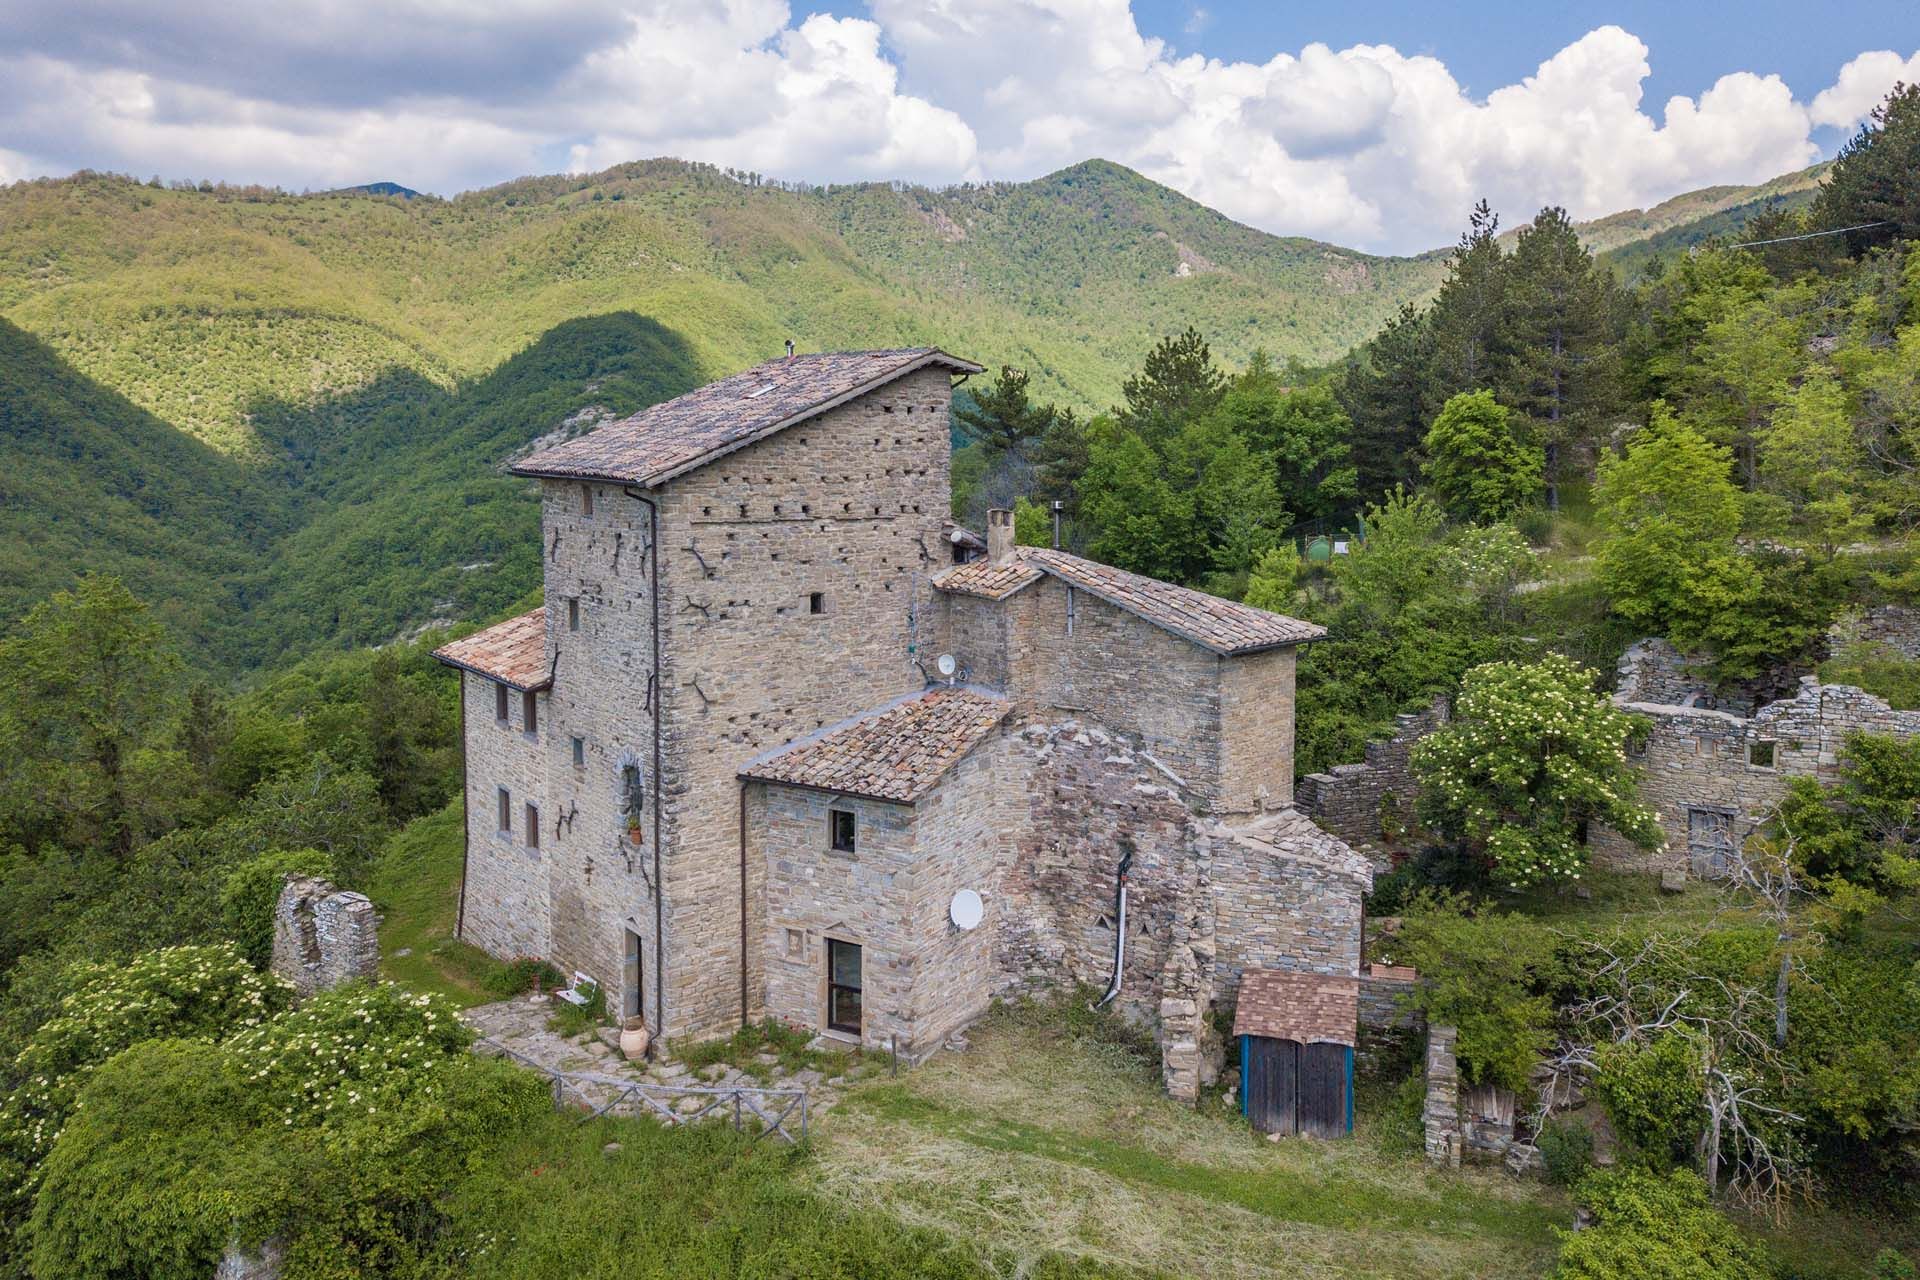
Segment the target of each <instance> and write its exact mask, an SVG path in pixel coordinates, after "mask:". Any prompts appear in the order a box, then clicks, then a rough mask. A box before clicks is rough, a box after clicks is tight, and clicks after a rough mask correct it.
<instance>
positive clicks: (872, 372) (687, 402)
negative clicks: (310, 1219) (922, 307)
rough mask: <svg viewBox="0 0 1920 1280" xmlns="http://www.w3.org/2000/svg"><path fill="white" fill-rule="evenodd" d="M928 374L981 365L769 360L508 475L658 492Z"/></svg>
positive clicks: (939, 360) (840, 355)
mask: <svg viewBox="0 0 1920 1280" xmlns="http://www.w3.org/2000/svg"><path fill="white" fill-rule="evenodd" d="M928 365H938V366H944V367H946V368H948V369H951V370H953V371H954V372H956V373H979V372H980V366H979V365H977V364H974V363H972V362H971V361H968V360H961V359H958V358H956V357H954V356H950V355H948V354H947V353H946V352H944V351H941V350H940V349H938V348H937V347H910V348H906V349H903V350H898V351H828V352H820V353H818V354H814V355H798V356H793V357H791V358H789V359H782V360H769V361H767V362H766V363H765V364H760V365H755V366H754V367H753V368H751V369H748V370H746V371H745V372H744V373H736V374H734V375H733V376H732V377H730V378H722V379H720V381H718V382H710V383H708V384H707V385H706V386H704V387H701V388H699V389H698V390H696V391H689V392H688V393H687V394H686V395H683V396H680V397H678V398H676V399H673V400H668V401H666V402H665V403H663V404H656V405H654V406H653V407H651V408H648V409H642V410H641V411H640V412H639V413H636V414H634V415H633V416H632V417H630V418H622V419H620V420H619V421H617V422H609V423H607V424H606V425H605V426H602V427H600V428H598V429H596V430H594V431H592V432H590V433H588V434H587V435H584V436H581V437H580V438H579V439H577V440H569V441H567V442H566V443H565V444H558V445H555V446H553V447H552V448H550V449H542V450H540V451H539V452H538V453H534V454H531V455H529V456H527V457H525V458H522V459H521V460H520V461H519V462H517V463H515V464H514V465H513V467H512V470H513V472H514V474H515V475H523V476H557V477H563V478H564V477H574V478H578V479H591V480H613V481H617V482H619V483H622V484H639V485H655V484H659V483H660V482H662V481H664V480H669V479H672V478H673V477H674V476H676V475H679V474H680V473H681V472H683V471H688V470H691V469H692V468H694V467H697V466H699V465H700V464H701V463H703V462H707V461H709V460H711V459H713V458H716V457H718V456H720V455H721V454H723V453H729V452H731V451H733V450H734V449H738V448H740V447H741V446H742V445H746V444H751V443H752V442H753V441H755V440H758V439H760V438H762V437H763V436H768V435H772V434H773V433H774V432H776V431H779V430H781V429H783V428H785V427H790V426H792V425H794V424H795V423H796V422H801V421H803V420H805V419H807V418H810V417H812V416H813V415H814V414H816V413H820V412H822V411H823V410H826V409H830V408H832V407H833V406H834V405H836V404H840V403H842V402H843V401H846V400H849V399H851V398H853V397H854V396H856V395H859V394H860V393H861V392H864V391H871V390H873V389H874V388H875V387H878V386H881V385H883V384H885V383H887V382H891V381H892V380H893V379H895V378H898V377H900V376H901V375H903V374H907V373H911V372H913V371H914V370H915V369H919V368H923V367H925V366H928Z"/></svg>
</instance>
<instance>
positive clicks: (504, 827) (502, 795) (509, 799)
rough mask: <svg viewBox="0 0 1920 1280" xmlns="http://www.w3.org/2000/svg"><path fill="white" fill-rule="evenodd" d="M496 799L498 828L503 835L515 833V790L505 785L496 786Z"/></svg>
mask: <svg viewBox="0 0 1920 1280" xmlns="http://www.w3.org/2000/svg"><path fill="white" fill-rule="evenodd" d="M494 800H495V802H496V804H497V807H498V814H497V817H498V820H499V821H498V829H499V832H500V834H501V835H503V836H508V835H512V834H513V792H511V791H509V790H507V789H506V788H505V787H495V788H494Z"/></svg>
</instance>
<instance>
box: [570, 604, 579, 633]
mask: <svg viewBox="0 0 1920 1280" xmlns="http://www.w3.org/2000/svg"><path fill="white" fill-rule="evenodd" d="M579 629H580V597H578V596H575V597H574V598H573V599H571V600H569V601H567V630H569V631H578V630H579Z"/></svg>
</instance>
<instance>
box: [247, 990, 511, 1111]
mask: <svg viewBox="0 0 1920 1280" xmlns="http://www.w3.org/2000/svg"><path fill="white" fill-rule="evenodd" d="M472 1040H473V1033H472V1032H471V1031H469V1030H468V1029H467V1028H466V1026H465V1024H463V1023H462V1022H461V1021H460V1020H459V1018H458V1017H456V1016H455V1012H454V1007H453V1005H452V1004H450V1003H448V1002H447V1001H446V1000H444V999H442V998H441V997H439V996H435V995H414V994H413V993H411V992H409V991H406V990H404V989H403V988H401V987H397V986H394V985H393V984H391V983H376V984H373V985H366V984H362V983H352V984H349V985H347V986H343V987H336V988H334V989H333V990H332V991H328V992H324V993H322V994H320V995H317V996H315V997H314V998H313V999H312V1000H309V1001H308V1002H307V1003H306V1004H304V1005H302V1006H300V1007H299V1008H298V1009H295V1010H294V1011H292V1012H291V1013H288V1014H285V1015H283V1016H282V1017H279V1018H276V1019H274V1020H273V1021H272V1022H270V1023H266V1024H264V1025H262V1026H259V1027H257V1028H254V1029H252V1030H249V1031H246V1032H244V1033H242V1034H240V1035H238V1036H235V1037H234V1038H233V1040H232V1041H230V1042H229V1044H228V1049H229V1051H230V1053H231V1055H232V1058H233V1062H234V1067H235V1069H236V1070H237V1071H238V1072H239V1073H240V1076H241V1079H242V1081H243V1082H244V1083H245V1084H246V1086H247V1087H248V1089H249V1090H251V1091H252V1092H253V1093H254V1094H255V1096H256V1097H258V1098H259V1099H260V1101H261V1105H262V1106H264V1107H266V1108H268V1109H270V1110H271V1111H272V1112H273V1113H274V1115H275V1117H276V1118H277V1119H278V1120H279V1121H280V1122H281V1123H283V1124H286V1125H305V1124H313V1123H319V1124H327V1123H329V1122H334V1121H344V1120H346V1119H348V1118H351V1117H356V1116H367V1115H378V1114H379V1113H380V1111H381V1109H382V1108H383V1107H384V1108H392V1107H394V1106H396V1105H397V1104H398V1103H399V1102H400V1101H402V1100H404V1099H405V1098H407V1097H409V1096H411V1094H413V1093H414V1092H416V1091H427V1092H431V1091H432V1090H433V1089H435V1088H437V1087H438V1086H437V1085H436V1083H435V1081H434V1073H433V1072H432V1071H431V1070H430V1068H432V1067H434V1066H436V1065H438V1064H439V1063H441V1062H444V1061H445V1060H446V1059H447V1058H448V1057H449V1056H450V1055H454V1054H458V1053H460V1052H462V1051H463V1050H465V1049H466V1047H467V1045H468V1044H470V1043H471V1042H472Z"/></svg>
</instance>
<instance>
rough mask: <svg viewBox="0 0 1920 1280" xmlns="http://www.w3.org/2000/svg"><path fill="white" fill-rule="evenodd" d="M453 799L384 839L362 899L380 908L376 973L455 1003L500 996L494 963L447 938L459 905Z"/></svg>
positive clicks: (458, 823)
mask: <svg viewBox="0 0 1920 1280" xmlns="http://www.w3.org/2000/svg"><path fill="white" fill-rule="evenodd" d="M464 823H465V817H464V812H463V809H462V806H461V802H460V801H459V800H457V799H456V800H454V801H452V802H451V803H450V804H448V805H447V807H446V808H444V809H441V810H440V811H439V812H437V813H429V814H427V815H425V816H424V817H420V818H416V819H414V820H413V821H412V822H410V823H408V824H407V825H406V827H404V828H403V829H401V830H400V831H398V832H396V833H395V834H394V836H393V838H392V839H391V840H389V841H388V842H387V848H386V851H385V852H384V853H383V854H382V855H381V857H380V860H379V862H378V864H377V865H376V867H375V869H374V874H373V879H372V882H371V883H370V884H369V885H368V886H367V896H368V897H369V898H371V899H373V904H374V906H375V907H376V908H377V909H378V910H379V912H380V972H381V974H382V976H384V977H386V978H387V979H389V980H390V981H393V982H398V983H400V984H402V985H403V986H407V987H411V988H412V989H413V990H415V991H434V992H438V993H439V994H441V995H443V996H446V997H447V998H448V999H450V1000H453V1001H454V1002H455V1003H457V1004H459V1005H460V1006H461V1007H463V1008H464V1007H466V1006H468V1005H475V1004H484V1003H485V1002H487V1001H489V1000H497V999H499V998H500V996H499V993H498V992H497V991H495V990H492V989H490V987H489V985H488V983H489V980H490V979H491V978H492V977H493V976H494V975H495V974H496V973H498V972H499V970H500V968H501V965H500V962H499V961H497V960H495V959H494V958H493V957H491V956H489V955H487V954H486V952H484V951H482V950H480V949H479V948H478V947H471V946H468V945H467V944H466V943H464V942H459V941H456V940H455V939H454V936H453V927H454V921H455V919H456V917H457V916H458V914H459V910H460V842H461V838H462V836H463V835H464V833H465V830H464Z"/></svg>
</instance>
